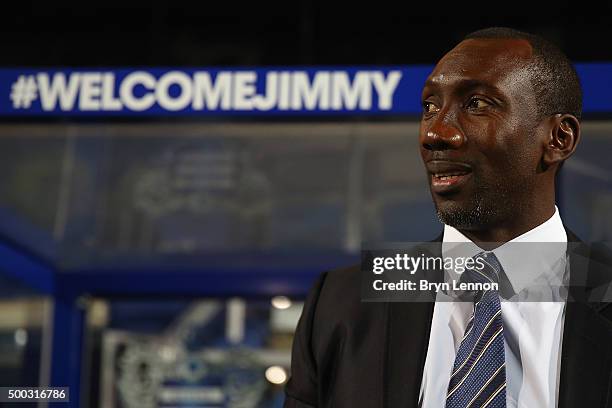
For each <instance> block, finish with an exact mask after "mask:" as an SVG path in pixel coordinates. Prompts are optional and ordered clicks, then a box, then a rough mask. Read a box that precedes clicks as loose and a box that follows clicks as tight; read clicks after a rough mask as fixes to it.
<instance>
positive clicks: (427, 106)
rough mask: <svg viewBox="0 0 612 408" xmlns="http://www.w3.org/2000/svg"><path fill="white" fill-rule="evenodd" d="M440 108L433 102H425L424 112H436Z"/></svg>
mask: <svg viewBox="0 0 612 408" xmlns="http://www.w3.org/2000/svg"><path fill="white" fill-rule="evenodd" d="M439 110H440V109H439V108H438V107H437V106H436V105H434V104H433V103H431V102H423V112H425V113H434V112H437V111H439Z"/></svg>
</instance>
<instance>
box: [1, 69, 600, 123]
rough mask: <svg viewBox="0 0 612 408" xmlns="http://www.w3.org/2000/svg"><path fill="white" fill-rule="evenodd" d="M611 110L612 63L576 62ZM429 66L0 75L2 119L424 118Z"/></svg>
mask: <svg viewBox="0 0 612 408" xmlns="http://www.w3.org/2000/svg"><path fill="white" fill-rule="evenodd" d="M577 69H578V72H579V75H580V77H581V81H582V85H583V88H584V96H585V97H584V110H585V112H612V98H610V96H609V95H610V94H611V93H612V63H607V64H578V65H577ZM431 70H432V67H431V66H400V67H318V68H293V67H292V68H289V67H280V68H266V69H248V68H240V69H221V68H215V69H206V68H204V69H198V68H193V69H178V68H134V69H128V68H121V69H116V68H114V69H89V68H88V69H76V68H75V69H26V68H24V69H0V115H1V116H5V117H6V116H60V117H61V116H166V115H179V116H220V115H249V116H259V115H268V116H278V115H418V114H420V113H421V105H420V94H421V88H422V86H423V83H424V81H425V79H426V78H427V76H428V75H429V73H430V72H431Z"/></svg>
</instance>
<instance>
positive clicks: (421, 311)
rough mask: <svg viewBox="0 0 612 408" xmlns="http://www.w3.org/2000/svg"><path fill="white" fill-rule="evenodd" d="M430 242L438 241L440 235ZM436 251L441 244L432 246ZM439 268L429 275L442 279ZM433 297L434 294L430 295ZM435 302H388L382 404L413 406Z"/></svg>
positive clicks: (388, 405)
mask: <svg viewBox="0 0 612 408" xmlns="http://www.w3.org/2000/svg"><path fill="white" fill-rule="evenodd" d="M433 242H437V243H441V242H442V235H440V237H438V239H436V240H435V241H433ZM434 247H435V248H436V249H435V252H438V251H440V250H441V245H435V246H434ZM442 277H443V274H442V271H431V275H430V276H428V278H429V279H430V280H431V279H435V280H438V281H441V280H442ZM432 296H434V297H433V299H435V294H432ZM434 305H435V302H433V301H423V302H390V303H387V335H386V339H387V349H386V356H385V368H386V369H385V375H384V378H383V379H382V381H383V389H384V405H383V406H384V407H386V408H394V407H415V406H417V402H418V400H419V394H420V390H421V380H422V378H423V369H424V366H425V357H426V356H427V347H428V345H429V334H430V330H431V320H432V317H433V310H434Z"/></svg>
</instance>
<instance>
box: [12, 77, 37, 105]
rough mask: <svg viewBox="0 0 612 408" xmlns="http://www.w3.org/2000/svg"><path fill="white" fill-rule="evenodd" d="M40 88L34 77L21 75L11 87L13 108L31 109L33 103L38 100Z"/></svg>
mask: <svg viewBox="0 0 612 408" xmlns="http://www.w3.org/2000/svg"><path fill="white" fill-rule="evenodd" d="M37 91H38V86H37V85H36V79H35V78H34V75H20V76H19V78H17V81H15V82H14V83H13V86H12V87H11V101H13V108H15V109H20V108H26V109H27V108H29V107H30V106H32V101H35V100H36V98H38V92H37Z"/></svg>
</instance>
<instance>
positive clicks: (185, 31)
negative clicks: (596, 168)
mask: <svg viewBox="0 0 612 408" xmlns="http://www.w3.org/2000/svg"><path fill="white" fill-rule="evenodd" d="M531 3H532V4H531V5H530V4H529V3H525V4H524V5H523V4H521V3H516V2H511V3H501V2H489V3H486V4H485V5H484V6H481V7H473V11H472V9H470V10H469V12H466V9H465V8H464V5H463V4H462V5H461V8H459V7H457V6H456V7H455V8H446V7H445V6H444V5H443V3H434V2H428V3H418V4H412V3H410V2H406V3H404V7H399V6H397V5H390V4H384V3H379V2H370V3H369V4H368V5H366V6H363V5H359V4H350V3H347V4H343V5H339V4H335V3H332V2H323V1H306V0H295V1H290V0H287V1H284V2H277V3H270V2H263V3H262V2H250V3H243V2H236V1H225V2H222V1H221V2H214V3H213V2H210V1H208V2H207V1H204V2H198V3H195V4H191V3H185V4H183V5H179V4H178V3H176V2H172V3H170V2H166V3H163V4H162V3H160V4H155V5H152V3H151V2H146V3H145V2H141V4H133V3H129V2H125V1H123V2H122V1H117V0H112V1H105V2H104V3H102V2H98V3H96V4H97V5H94V6H90V5H85V4H86V3H85V2H80V3H76V2H75V3H74V4H68V3H65V4H61V3H58V2H44V3H43V2H41V3H40V4H38V2H28V1H22V2H19V3H18V6H17V8H15V9H14V10H11V11H10V12H8V11H7V10H5V11H4V13H2V15H1V16H0V24H1V27H0V33H1V34H2V37H3V38H4V41H3V42H2V45H1V46H0V50H1V52H0V65H1V66H57V65H62V66H93V65H95V66H118V65H123V66H125V65H129V66H134V65H145V66H148V65H165V66H186V65H190V66H220V65H223V66H236V65H264V66H265V65H296V64H302V65H311V64H317V65H320V64H407V63H408V64H412V63H427V64H431V63H434V62H435V61H436V60H437V59H438V58H439V57H440V56H441V55H442V54H443V53H444V52H445V51H446V50H448V49H449V48H451V47H452V46H453V44H454V43H456V42H457V41H458V40H460V39H461V38H462V37H463V36H464V35H465V34H467V33H469V32H471V31H473V30H476V29H479V28H483V27H487V26H499V25H503V26H511V27H515V28H518V29H523V30H527V31H531V32H535V33H538V34H542V35H544V36H545V37H547V38H549V39H550V40H552V41H554V42H556V43H558V44H559V45H560V46H561V47H562V48H563V49H564V50H565V51H566V52H567V53H568V55H569V56H570V58H572V59H573V60H575V61H598V60H600V61H601V60H607V61H612V47H611V46H609V42H610V40H611V39H612V24H611V23H610V21H611V20H612V19H611V18H610V17H611V15H612V11H611V10H612V8H611V7H610V6H607V5H605V4H603V3H593V5H592V6H590V5H588V4H587V3H585V2H580V3H576V2H557V3H555V5H554V6H553V7H550V8H548V9H546V10H544V9H543V10H537V11H536V10H535V9H534V6H533V4H538V3H536V2H531ZM170 4H171V5H170ZM396 4H400V3H396ZM502 4H505V9H506V11H505V12H503V13H501V14H499V13H500V12H497V13H498V14H497V15H496V16H493V15H494V14H493V11H492V10H493V9H494V8H499V7H500V5H502Z"/></svg>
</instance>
